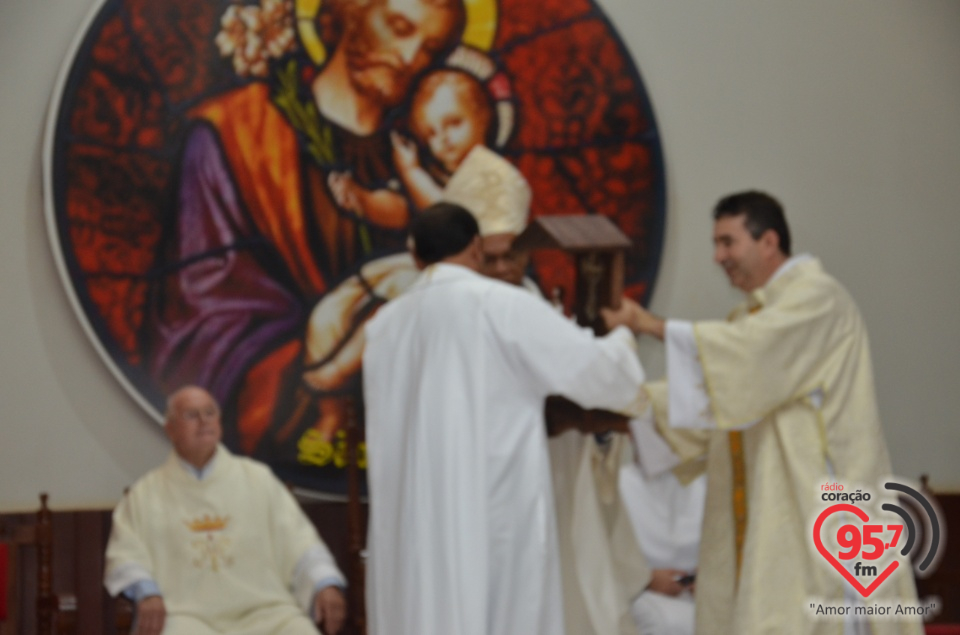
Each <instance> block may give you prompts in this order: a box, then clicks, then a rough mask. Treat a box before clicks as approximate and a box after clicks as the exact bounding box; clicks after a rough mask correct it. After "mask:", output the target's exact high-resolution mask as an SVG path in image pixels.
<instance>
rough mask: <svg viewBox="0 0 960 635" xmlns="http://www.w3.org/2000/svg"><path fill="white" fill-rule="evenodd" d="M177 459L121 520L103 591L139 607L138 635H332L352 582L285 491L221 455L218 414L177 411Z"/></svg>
mask: <svg viewBox="0 0 960 635" xmlns="http://www.w3.org/2000/svg"><path fill="white" fill-rule="evenodd" d="M165 430H166V432H167V435H168V436H169V437H170V439H171V441H172V442H173V446H174V451H173V452H172V453H171V454H170V458H169V459H168V460H167V462H166V463H165V464H164V465H162V466H160V467H159V468H157V469H155V470H153V471H151V472H150V473H148V474H147V475H146V476H144V477H143V478H141V479H140V480H139V481H137V482H136V483H135V484H134V485H133V487H131V488H130V491H129V493H127V494H126V495H125V496H124V498H123V500H122V501H120V504H119V505H118V506H117V509H116V510H115V511H114V514H113V528H112V531H111V534H110V541H109V543H108V545H107V556H106V560H107V562H106V572H105V585H106V587H107V590H108V591H109V592H110V594H111V595H117V594H119V593H121V592H123V593H124V594H125V595H127V596H128V597H129V598H131V599H132V600H134V602H135V603H136V607H137V608H136V623H135V629H134V635H155V634H159V633H163V634H164V635H215V634H229V635H271V634H275V635H280V634H284V635H316V634H317V628H316V627H315V626H314V621H316V622H318V623H320V624H321V625H322V628H323V631H322V632H323V633H326V634H327V635H333V634H334V633H337V632H338V631H339V630H340V628H341V627H342V625H343V622H344V617H345V612H346V602H345V600H344V597H343V592H342V590H341V589H342V587H344V585H345V582H344V577H343V575H342V574H341V573H340V571H339V569H337V566H336V563H335V562H334V560H333V557H332V556H331V555H330V552H329V551H328V550H327V547H326V545H324V544H323V542H322V541H321V540H320V538H319V536H318V535H317V532H316V530H315V529H314V527H313V525H312V524H311V523H310V521H309V520H308V519H307V517H306V516H305V515H304V514H303V512H302V511H301V509H300V507H299V506H298V505H297V503H296V501H295V500H294V499H293V496H292V495H291V494H290V492H289V491H287V488H286V487H284V485H283V484H282V483H281V482H280V481H278V480H277V478H276V477H275V476H274V475H273V473H272V472H270V470H269V468H268V467H267V466H265V465H263V464H261V463H258V462H256V461H253V460H251V459H247V458H244V457H237V456H234V455H233V454H231V453H230V452H229V451H228V450H227V449H226V448H224V447H223V446H222V445H220V443H219V442H220V437H221V434H222V430H221V426H220V408H219V407H218V406H217V403H216V402H215V401H214V399H213V397H211V396H210V394H209V393H208V392H207V391H206V390H204V389H202V388H199V387H196V386H187V387H185V388H181V389H180V390H178V391H176V392H175V393H174V394H172V395H171V396H170V398H169V400H168V407H167V415H166V422H165Z"/></svg>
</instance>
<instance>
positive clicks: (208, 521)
mask: <svg viewBox="0 0 960 635" xmlns="http://www.w3.org/2000/svg"><path fill="white" fill-rule="evenodd" d="M228 522H230V517H229V516H222V517H221V516H213V517H212V518H211V517H210V516H209V515H208V514H204V515H203V518H194V519H193V520H190V521H187V522H186V525H187V527H189V528H190V531H222V530H223V529H225V528H226V526H227V523H228Z"/></svg>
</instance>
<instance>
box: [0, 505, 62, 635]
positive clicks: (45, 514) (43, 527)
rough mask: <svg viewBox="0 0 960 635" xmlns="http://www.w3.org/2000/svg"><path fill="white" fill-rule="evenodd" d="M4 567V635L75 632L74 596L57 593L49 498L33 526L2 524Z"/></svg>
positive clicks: (0, 614) (0, 587) (0, 588)
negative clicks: (55, 588) (54, 577)
mask: <svg viewBox="0 0 960 635" xmlns="http://www.w3.org/2000/svg"><path fill="white" fill-rule="evenodd" d="M0 566H2V567H3V570H2V571H0V595H2V596H3V597H2V598H0V635H22V634H23V633H38V634H39V635H53V633H57V634H58V635H66V634H69V633H73V632H74V629H75V626H76V610H77V601H76V596H74V595H72V594H59V595H57V594H54V592H53V514H52V513H51V512H50V508H49V507H47V494H46V493H43V494H41V495H40V510H39V511H38V512H37V515H36V520H35V522H29V521H24V522H16V521H15V520H13V519H10V520H7V521H4V522H2V523H0ZM31 600H33V602H34V603H35V607H34V610H33V611H31V610H30V606H29V603H30V602H31ZM54 628H56V631H54Z"/></svg>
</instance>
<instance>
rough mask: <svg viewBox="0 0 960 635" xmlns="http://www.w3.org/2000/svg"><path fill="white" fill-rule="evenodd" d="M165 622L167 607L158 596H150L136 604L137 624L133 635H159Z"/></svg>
mask: <svg viewBox="0 0 960 635" xmlns="http://www.w3.org/2000/svg"><path fill="white" fill-rule="evenodd" d="M166 620H167V607H166V606H164V604H163V598H162V597H161V596H159V595H151V596H150V597H145V598H143V599H142V600H140V601H139V602H137V623H136V625H135V626H134V629H133V635H159V634H160V633H161V632H162V631H163V625H164V623H165V622H166Z"/></svg>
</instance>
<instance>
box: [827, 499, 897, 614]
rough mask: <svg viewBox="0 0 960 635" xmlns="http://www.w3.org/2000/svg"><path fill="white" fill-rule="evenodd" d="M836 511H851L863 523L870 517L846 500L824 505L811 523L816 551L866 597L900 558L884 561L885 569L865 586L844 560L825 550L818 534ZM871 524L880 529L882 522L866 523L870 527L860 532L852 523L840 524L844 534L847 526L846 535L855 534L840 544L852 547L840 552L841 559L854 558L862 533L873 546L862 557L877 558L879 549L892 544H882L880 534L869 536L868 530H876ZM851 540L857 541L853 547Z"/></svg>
mask: <svg viewBox="0 0 960 635" xmlns="http://www.w3.org/2000/svg"><path fill="white" fill-rule="evenodd" d="M837 512H850V513H851V514H854V515H855V516H857V518H859V519H860V520H862V521H863V522H864V523H868V522H869V521H870V517H869V516H868V515H867V512H865V511H863V510H862V509H860V508H859V507H857V506H856V505H848V504H845V503H840V504H838V505H832V506H830V507H827V508H826V509H825V510H823V511H822V512H821V513H820V515H819V516H817V522H816V523H815V524H814V526H813V542H814V544H816V546H817V551H819V552H820V555H821V556H823V557H824V558H825V559H826V561H827V562H829V563H830V564H831V565H833V568H834V569H836V570H837V571H839V572H840V575H842V576H843V577H844V578H846V580H847V582H849V583H850V584H852V585H853V587H854V588H855V589H856V590H857V591H858V592H859V593H860V595H862V596H863V597H868V596H869V595H870V594H871V593H873V592H874V591H876V589H877V587H879V586H880V585H881V584H882V583H883V581H884V580H886V579H887V578H888V577H890V574H891V573H893V572H894V571H896V569H897V567H899V566H900V562H899V561H897V560H894V561H893V562H891V563H890V564H889V565H887V568H886V569H884V570H883V571H882V572H881V573H880V574H879V575H877V577H876V578H875V579H874V580H873V582H871V583H870V585H869V586H866V587H865V586H863V585H862V584H861V583H860V581H859V580H858V579H857V578H856V577H855V576H854V575H853V574H852V573H851V572H850V570H849V569H847V568H846V567H845V566H844V565H843V563H842V562H840V560H839V559H837V557H835V556H834V555H833V554H832V553H830V552H829V551H828V550H827V548H826V546H824V544H823V540H822V538H821V536H820V533H821V532H820V529H821V528H822V527H823V523H824V521H825V520H826V519H827V518H828V517H829V516H830V515H832V514H835V513H837ZM872 527H876V528H879V529H882V525H874V526H871V525H865V527H864V529H870V531H865V532H862V533H861V532H860V530H859V528H857V527H855V526H853V525H844V527H842V528H841V529H840V533H841V534H843V533H844V531H845V530H846V531H847V532H848V534H847V535H849V536H851V537H852V535H853V534H855V535H856V540H849V544H845V545H843V546H845V547H848V548H850V549H851V550H850V551H848V552H845V553H844V552H840V557H842V558H844V559H846V560H850V559H853V558H854V557H856V555H857V553H859V551H860V545H861V541H862V539H861V535H865V536H866V540H864V542H869V544H870V546H873V547H874V549H873V552H872V553H869V554H864V557H865V558H866V559H876V558H879V557H880V554H881V553H882V551H883V550H884V549H886V548H889V547H891V546H893V545H891V544H886V545H885V544H884V543H883V541H881V540H880V539H879V538H876V537H872V536H871V533H875V532H876V530H874V529H871V528H872ZM888 528H890V529H893V528H894V526H893V525H888ZM901 529H902V527H901ZM897 536H899V533H897ZM839 538H840V536H839V535H838V539H839ZM854 544H855V545H856V548H854ZM860 564H861V563H859V562H858V563H856V565H857V569H859V568H860ZM869 568H870V569H872V570H874V571H876V567H869Z"/></svg>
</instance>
